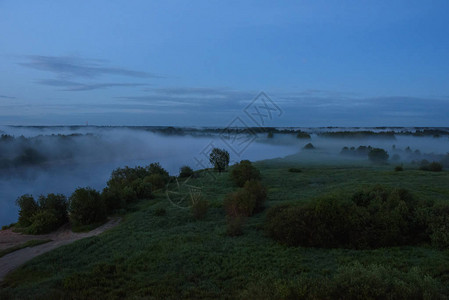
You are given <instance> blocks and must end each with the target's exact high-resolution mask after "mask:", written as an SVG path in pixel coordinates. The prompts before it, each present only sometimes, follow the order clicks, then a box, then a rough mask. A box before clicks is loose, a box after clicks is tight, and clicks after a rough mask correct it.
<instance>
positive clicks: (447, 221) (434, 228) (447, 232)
mask: <svg viewBox="0 0 449 300" xmlns="http://www.w3.org/2000/svg"><path fill="white" fill-rule="evenodd" d="M429 235H430V241H431V243H432V246H434V247H436V248H440V249H448V248H449V204H448V203H436V204H435V205H434V206H433V207H432V210H431V213H430V215H429Z"/></svg>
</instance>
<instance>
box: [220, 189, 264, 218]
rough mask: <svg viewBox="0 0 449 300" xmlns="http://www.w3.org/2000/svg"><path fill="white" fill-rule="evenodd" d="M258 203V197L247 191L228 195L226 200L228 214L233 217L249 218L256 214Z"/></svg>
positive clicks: (238, 191)
mask: <svg viewBox="0 0 449 300" xmlns="http://www.w3.org/2000/svg"><path fill="white" fill-rule="evenodd" d="M256 201H257V200H256V195H254V194H252V193H251V192H250V191H248V190H246V189H239V190H237V191H236V192H233V193H231V194H228V195H226V197H225V200H224V207H225V210H226V214H227V215H228V216H231V217H237V216H246V217H249V216H251V215H252V214H253V212H254V208H255V207H256Z"/></svg>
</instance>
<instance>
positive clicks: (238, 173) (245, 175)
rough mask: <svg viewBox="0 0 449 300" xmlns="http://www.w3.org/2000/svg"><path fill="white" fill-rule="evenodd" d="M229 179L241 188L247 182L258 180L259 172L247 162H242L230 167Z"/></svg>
mask: <svg viewBox="0 0 449 300" xmlns="http://www.w3.org/2000/svg"><path fill="white" fill-rule="evenodd" d="M230 177H231V180H232V181H233V182H234V184H235V185H237V186H240V187H242V186H243V185H244V184H245V182H247V181H248V180H259V179H260V171H259V170H258V169H257V168H256V167H254V166H253V165H252V164H251V162H250V161H249V160H242V161H240V163H236V164H235V165H234V166H233V167H232V170H231V174H230Z"/></svg>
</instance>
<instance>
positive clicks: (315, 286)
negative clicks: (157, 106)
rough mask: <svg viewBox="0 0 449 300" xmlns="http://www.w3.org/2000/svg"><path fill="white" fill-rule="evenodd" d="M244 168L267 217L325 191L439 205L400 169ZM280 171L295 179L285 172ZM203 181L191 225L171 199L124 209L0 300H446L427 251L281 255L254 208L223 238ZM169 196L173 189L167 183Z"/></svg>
mask: <svg viewBox="0 0 449 300" xmlns="http://www.w3.org/2000/svg"><path fill="white" fill-rule="evenodd" d="M255 165H256V166H257V167H258V168H259V169H260V170H261V173H262V182H263V183H264V184H265V185H266V186H267V187H268V203H267V206H268V207H269V206H274V205H277V204H284V203H293V202H306V201H310V200H311V199H313V198H314V197H316V196H318V195H323V194H326V193H329V192H335V191H339V192H341V193H348V195H350V194H351V193H352V192H354V191H355V190H356V189H358V188H360V187H361V186H370V185H374V184H383V185H385V186H388V187H402V188H406V189H408V190H409V191H410V192H411V193H412V194H413V195H414V196H416V197H417V198H420V199H429V200H432V199H433V200H435V199H438V200H443V201H449V186H448V184H447V183H448V182H449V172H440V173H433V172H426V171H418V170H416V167H415V170H413V169H412V167H410V168H408V167H407V166H405V170H404V171H403V172H394V171H393V168H394V166H391V165H385V166H372V165H368V164H366V163H354V162H350V161H343V162H339V163H338V164H337V163H335V164H329V163H326V164H324V165H323V164H321V165H320V160H319V159H317V160H316V161H315V162H312V163H308V164H304V163H301V157H296V156H292V157H288V158H285V159H275V160H268V161H262V162H258V163H256V164H255ZM289 168H299V169H301V172H289V171H288V170H289ZM215 175H216V179H214V180H212V179H207V178H208V177H207V176H208V175H207V173H205V172H203V173H201V176H200V177H199V178H196V179H191V180H189V182H188V184H190V185H192V186H198V187H201V188H202V194H203V196H205V198H206V199H208V200H209V201H210V202H211V207H210V209H209V211H208V212H207V215H206V217H205V219H203V220H198V221H197V220H195V219H194V218H193V217H192V216H191V214H190V211H189V210H187V209H184V208H183V207H184V206H185V205H184V203H179V206H180V207H178V206H176V205H173V203H172V202H173V201H174V199H173V198H171V199H172V202H171V201H169V200H168V199H167V197H166V194H165V193H164V192H159V193H157V194H156V197H155V198H154V199H151V200H142V201H140V202H139V203H138V204H136V205H135V206H133V207H132V208H131V209H130V210H129V212H128V213H127V214H126V215H125V216H124V219H123V221H122V223H121V224H120V225H119V226H117V227H116V228H114V229H112V230H110V231H109V232H106V233H104V234H102V235H100V236H98V237H93V238H88V239H84V240H81V241H78V242H75V243H73V244H71V245H67V246H64V247H61V248H59V249H56V250H54V251H51V252H49V253H47V254H44V255H42V256H40V257H37V258H35V259H33V260H32V261H30V262H28V263H27V264H25V265H24V266H22V267H21V268H19V269H17V270H16V271H15V272H13V273H11V274H9V276H7V277H6V279H5V281H4V282H3V283H1V290H0V298H1V299H9V298H20V299H27V298H30V299H31V298H32V299H36V298H46V299H51V298H63V295H64V297H67V298H78V299H80V298H81V299H84V298H88V299H92V298H95V297H96V298H101V299H103V298H107V299H122V298H132V299H138V298H155V299H160V298H164V299H170V298H171V299H179V298H242V299H248V298H259V299H263V298H288V297H291V298H301V297H306V298H339V297H340V298H346V299H348V298H353V299H357V298H366V297H368V296H369V295H373V293H378V294H379V297H381V298H382V295H384V294H385V293H394V294H395V295H403V298H410V297H412V298H417V299H419V298H423V297H424V298H425V297H430V298H434V297H441V298H444V297H445V296H444V295H449V292H448V290H447V289H446V288H445V287H447V286H449V250H437V249H434V248H431V247H430V246H428V245H422V246H420V247H411V246H408V247H393V248H383V249H375V250H348V249H330V250H329V249H316V248H304V247H287V246H283V245H280V244H278V243H277V242H275V241H274V240H272V239H270V238H268V237H267V236H266V235H265V232H264V230H263V223H264V218H265V214H266V210H265V211H264V212H261V213H259V214H256V215H255V216H253V217H250V218H248V219H247V220H246V222H245V225H244V228H243V231H244V234H243V235H241V236H238V237H229V236H227V235H226V234H225V232H226V217H225V212H224V210H223V207H222V202H223V199H224V197H225V195H226V194H227V193H229V192H232V191H233V190H235V187H234V186H233V184H232V182H231V181H230V179H229V178H228V173H222V174H215ZM181 184H182V182H181ZM171 189H173V190H175V185H174V184H172V187H171ZM181 192H182V190H181ZM177 195H178V196H179V194H177ZM163 209H165V211H166V213H165V214H163ZM161 212H162V213H161ZM356 287H357V288H356ZM370 289H374V292H373V293H371V294H366V295H364V294H363V293H360V290H364V291H365V290H366V291H369V290H370ZM319 290H322V292H318V291H319ZM367 293H368V292H367ZM382 293H384V294H382ZM399 298H400V297H399Z"/></svg>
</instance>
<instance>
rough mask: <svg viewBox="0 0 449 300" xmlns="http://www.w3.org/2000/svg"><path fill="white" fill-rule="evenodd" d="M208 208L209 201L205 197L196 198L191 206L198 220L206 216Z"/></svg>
mask: <svg viewBox="0 0 449 300" xmlns="http://www.w3.org/2000/svg"><path fill="white" fill-rule="evenodd" d="M208 210H209V201H207V200H205V199H203V198H200V199H196V200H195V201H194V202H193V203H192V206H191V207H190V211H191V212H192V215H193V217H194V218H195V219H196V220H201V219H203V218H204V217H205V216H206V213H207V211H208Z"/></svg>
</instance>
